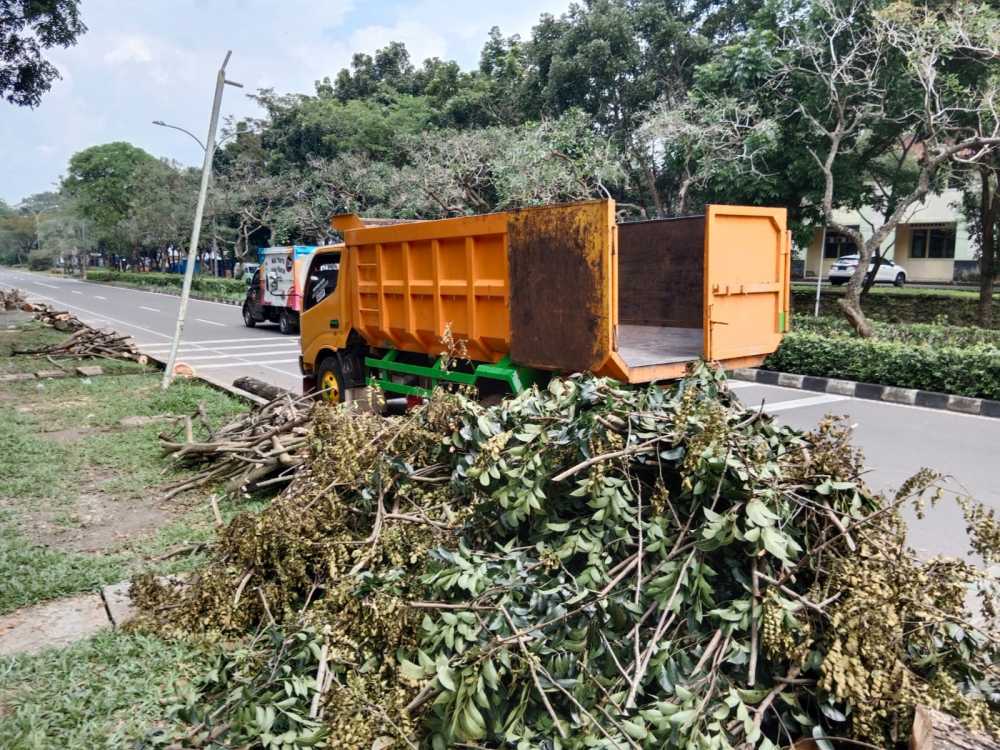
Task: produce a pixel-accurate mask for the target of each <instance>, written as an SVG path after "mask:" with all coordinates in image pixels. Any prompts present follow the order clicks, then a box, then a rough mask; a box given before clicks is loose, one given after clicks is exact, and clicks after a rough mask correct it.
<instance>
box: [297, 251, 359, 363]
mask: <svg viewBox="0 0 1000 750" xmlns="http://www.w3.org/2000/svg"><path fill="white" fill-rule="evenodd" d="M345 257H346V250H344V249H338V250H335V251H332V252H317V253H315V254H314V255H313V256H312V258H311V260H310V263H309V270H308V272H307V274H306V279H305V284H304V288H303V299H302V314H301V317H300V323H299V328H300V331H301V336H302V351H303V353H306V352H309V351H310V350H311V349H315V350H317V351H318V350H319V349H320V348H329V349H340V348H342V347H344V346H345V345H346V343H347V335H348V334H349V333H350V329H351V326H350V321H349V320H347V319H346V318H347V315H346V312H347V311H346V306H345V303H346V300H347V295H346V294H345V293H344V290H343V288H344V287H345V286H346V278H347V274H346V273H344V272H342V270H341V269H342V268H345V266H344V263H343V261H344V259H345Z"/></svg>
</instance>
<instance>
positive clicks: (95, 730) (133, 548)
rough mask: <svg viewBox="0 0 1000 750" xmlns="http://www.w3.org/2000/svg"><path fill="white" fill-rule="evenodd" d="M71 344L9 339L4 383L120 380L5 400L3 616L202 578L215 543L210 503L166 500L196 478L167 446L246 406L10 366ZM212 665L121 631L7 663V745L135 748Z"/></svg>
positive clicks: (13, 334) (35, 337)
mask: <svg viewBox="0 0 1000 750" xmlns="http://www.w3.org/2000/svg"><path fill="white" fill-rule="evenodd" d="M3 317H10V314H8V315H7V316H4V315H0V319H2V318H3ZM67 335H68V334H65V333H60V332H58V331H54V330H52V329H50V328H44V327H41V326H40V325H39V324H37V323H34V322H27V323H25V322H19V323H17V324H16V328H9V327H7V326H4V327H3V328H2V329H0V373H3V374H9V373H18V372H33V371H37V370H40V369H54V368H55V367H57V366H59V365H62V366H64V367H68V368H70V369H71V370H72V368H73V367H75V366H77V365H80V364H99V365H100V366H101V367H102V368H104V369H105V372H106V373H109V374H105V375H103V376H98V377H93V378H79V377H66V378H62V379H46V380H29V381H22V382H5V383H3V386H2V388H0V615H5V614H9V613H11V612H13V611H14V610H17V609H20V608H22V607H26V606H30V605H33V604H38V603H41V602H45V601H49V600H53V599H58V598H62V597H65V596H69V595H73V594H78V593H83V592H89V591H93V590H95V589H97V588H99V587H100V586H103V585H106V584H111V583H117V582H119V581H122V580H127V579H128V578H129V577H130V576H132V575H134V574H137V573H140V572H151V573H156V574H169V573H182V572H185V571H188V570H191V569H192V568H193V567H195V566H197V565H199V564H201V563H202V562H203V561H204V560H205V559H206V558H207V554H208V550H209V549H210V545H211V544H212V543H213V542H214V540H215V537H216V532H217V529H216V525H215V523H214V520H213V513H212V510H211V508H210V504H209V501H208V494H207V492H195V493H187V494H185V495H183V496H180V497H178V498H175V499H173V500H171V501H169V502H168V503H163V502H161V501H160V500H159V497H160V496H161V495H162V488H163V487H164V486H165V485H167V484H169V483H171V482H173V481H176V480H177V479H179V478H183V477H184V476H186V474H187V472H186V470H184V469H180V468H176V467H174V466H173V465H171V464H169V463H168V462H167V461H166V460H165V459H164V458H163V457H162V453H161V451H160V449H159V445H158V441H157V434H158V433H159V432H160V431H162V430H164V429H165V428H166V427H168V426H169V425H171V424H172V422H171V419H172V418H174V417H178V416H182V415H190V414H191V413H193V412H194V411H195V410H196V409H197V408H198V406H199V404H200V405H201V406H202V408H203V410H204V413H205V414H206V417H207V419H208V420H209V421H210V422H211V423H213V424H217V423H219V422H220V421H222V420H224V419H226V418H228V417H231V416H232V415H234V414H236V413H238V412H240V411H241V410H243V409H244V408H245V406H244V405H243V404H242V403H240V402H238V401H235V400H234V399H231V398H230V397H228V396H226V395H225V394H222V393H220V392H218V391H216V390H214V389H211V388H208V387H207V386H205V385H202V384H200V383H196V382H191V381H184V380H179V381H176V382H175V383H174V384H173V385H172V386H171V387H170V389H169V390H168V391H166V392H163V391H161V390H160V388H159V375H158V374H157V373H155V372H154V371H152V370H150V369H149V368H146V369H145V370H144V369H143V368H142V367H141V366H139V365H138V364H136V363H134V362H128V363H116V362H114V361H111V360H107V359H99V360H79V359H56V360H55V361H54V362H53V361H49V360H47V358H44V357H29V356H24V355H21V356H11V354H10V352H11V351H12V350H16V349H19V348H28V347H33V346H38V345H41V344H43V343H53V342H54V341H57V340H60V339H61V338H65V337H66V336H67ZM116 368H117V369H116ZM262 506H263V501H261V500H258V499H256V498H247V497H241V496H237V497H235V498H228V499H222V500H221V501H220V503H219V507H220V512H221V514H222V517H223V519H224V520H225V521H228V520H229V519H231V518H232V517H234V516H235V515H236V514H237V513H238V512H241V511H246V510H256V509H259V508H260V507H262ZM203 659H204V656H203V648H202V647H201V646H199V645H198V644H197V643H195V642H194V641H192V640H191V639H180V640H171V641H167V640H163V639H160V638H157V637H153V636H146V635H134V634H124V633H121V632H106V633H102V634H100V635H98V636H96V637H94V638H92V639H90V640H87V641H83V642H81V643H78V644H75V645H73V646H70V647H68V648H65V649H58V650H52V649H49V650H46V651H43V652H41V653H40V654H37V655H32V656H26V655H21V656H9V657H0V736H2V737H3V738H4V739H3V742H2V743H0V744H3V746H4V747H5V748H8V747H9V748H12V749H13V748H17V749H18V750H20V749H21V748H24V749H25V750H27V749H29V748H32V749H33V748H49V747H59V748H73V749H74V750H85V749H89V748H93V747H122V746H125V745H126V744H127V741H133V742H134V741H135V740H136V739H139V738H141V737H142V736H143V734H144V733H145V732H146V731H148V724H149V722H150V721H152V720H153V719H155V718H156V717H157V716H159V714H160V713H162V707H161V706H160V700H161V698H162V697H163V695H164V691H166V690H168V689H171V686H172V685H174V684H175V683H176V682H177V680H178V679H181V678H183V677H185V676H187V677H190V676H191V675H192V674H193V673H194V672H195V671H196V670H198V669H201V668H202V667H203V666H204V661H203Z"/></svg>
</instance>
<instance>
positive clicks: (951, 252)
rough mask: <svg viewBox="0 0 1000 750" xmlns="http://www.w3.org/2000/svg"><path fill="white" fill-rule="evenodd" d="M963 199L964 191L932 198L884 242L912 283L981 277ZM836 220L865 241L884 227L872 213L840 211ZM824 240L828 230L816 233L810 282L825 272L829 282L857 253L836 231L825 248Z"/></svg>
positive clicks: (918, 206)
mask: <svg viewBox="0 0 1000 750" xmlns="http://www.w3.org/2000/svg"><path fill="white" fill-rule="evenodd" d="M961 200H962V192H961V191H960V190H945V191H944V192H942V193H941V194H940V195H928V196H927V198H926V199H925V200H924V202H923V203H918V204H916V205H915V206H912V207H911V208H910V210H909V211H907V213H906V215H905V216H904V217H903V221H902V222H900V224H899V226H897V227H896V231H895V232H894V233H890V235H889V237H887V238H886V240H885V242H883V243H882V252H883V254H884V255H885V257H887V258H891V259H892V260H894V261H895V262H896V263H898V264H899V265H901V266H903V268H905V269H906V276H907V280H908V281H927V282H944V283H950V282H952V281H961V280H963V279H966V278H968V277H969V276H970V275H975V274H976V273H977V272H978V263H977V262H976V257H975V249H974V247H973V243H972V240H971V238H970V236H969V232H968V228H967V226H966V223H965V218H964V217H963V216H962V213H961V211H960V210H959V209H958V206H959V205H960V204H961ZM834 218H835V219H836V220H837V222H838V223H840V224H844V225H847V226H853V227H856V228H858V229H859V230H860V231H861V234H862V235H863V236H865V237H870V236H871V235H872V233H873V231H874V229H875V228H877V226H878V225H879V224H880V223H881V217H880V215H879V214H877V213H876V212H875V211H874V210H872V209H869V208H864V209H861V210H860V211H837V212H836V213H835V214H834ZM822 235H823V232H822V230H816V232H815V234H814V236H813V239H812V242H811V243H810V244H809V247H808V248H807V250H806V259H805V275H806V277H807V278H816V273H817V271H818V270H819V269H820V268H822V273H823V277H824V278H825V277H826V275H827V274H828V273H829V271H830V266H832V265H833V263H834V262H835V261H836V259H837V258H838V257H839V256H841V255H850V254H851V253H855V252H857V249H856V248H855V247H854V245H853V243H851V242H850V240H848V238H847V237H845V236H843V235H840V234H838V233H836V232H832V231H828V232H827V233H826V245H825V247H821V244H822V241H823V240H822ZM800 257H801V256H800Z"/></svg>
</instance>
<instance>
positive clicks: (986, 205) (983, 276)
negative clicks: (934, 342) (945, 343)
mask: <svg viewBox="0 0 1000 750" xmlns="http://www.w3.org/2000/svg"><path fill="white" fill-rule="evenodd" d="M990 174H991V173H990V170H989V168H987V167H986V166H985V165H983V166H980V168H979V176H980V179H981V181H982V194H981V198H980V203H979V221H980V229H981V231H982V235H981V236H982V242H981V243H980V257H979V325H981V326H982V327H983V328H992V327H993V284H994V280H995V277H996V244H997V237H996V220H997V211H998V209H1000V206H998V203H1000V198H998V196H997V191H996V190H993V185H992V182H991V179H990Z"/></svg>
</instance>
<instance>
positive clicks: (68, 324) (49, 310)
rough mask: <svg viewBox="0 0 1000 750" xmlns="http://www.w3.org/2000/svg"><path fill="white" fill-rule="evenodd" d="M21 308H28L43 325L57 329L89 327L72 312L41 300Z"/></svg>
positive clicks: (77, 329) (67, 329)
mask: <svg viewBox="0 0 1000 750" xmlns="http://www.w3.org/2000/svg"><path fill="white" fill-rule="evenodd" d="M23 309H28V310H30V311H31V312H33V313H35V319H36V320H40V321H41V322H42V323H44V324H45V325H47V326H50V327H52V328H55V329H56V330H57V331H65V332H70V331H79V330H83V329H85V328H89V326H88V325H87V324H86V323H84V322H83V321H82V320H80V319H79V318H78V317H76V316H75V315H73V313H68V312H66V311H65V310H57V309H56V308H54V307H52V306H51V305H46V304H45V303H43V302H31V303H29V304H27V305H26V306H25V308H23Z"/></svg>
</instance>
